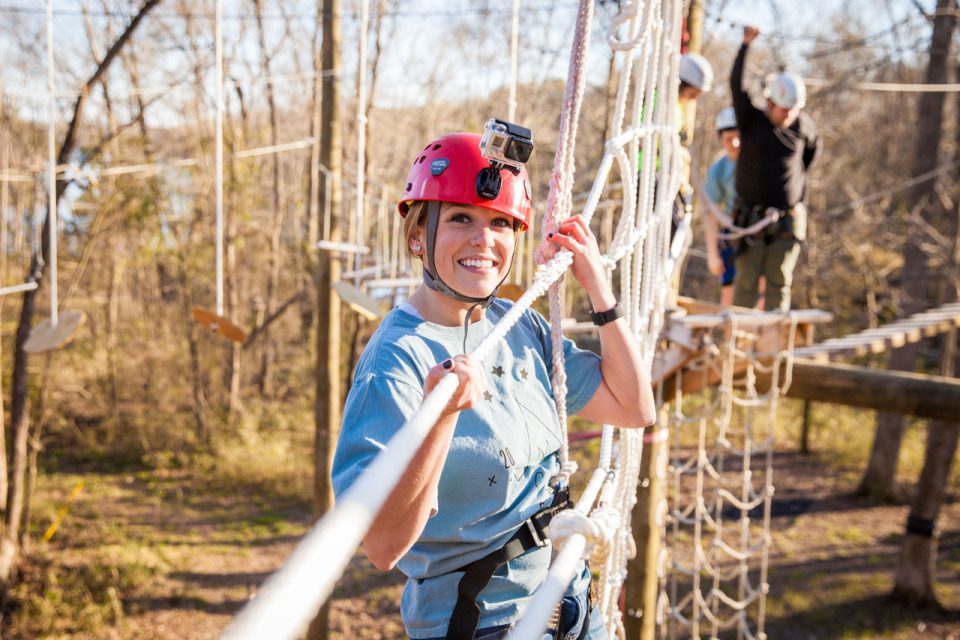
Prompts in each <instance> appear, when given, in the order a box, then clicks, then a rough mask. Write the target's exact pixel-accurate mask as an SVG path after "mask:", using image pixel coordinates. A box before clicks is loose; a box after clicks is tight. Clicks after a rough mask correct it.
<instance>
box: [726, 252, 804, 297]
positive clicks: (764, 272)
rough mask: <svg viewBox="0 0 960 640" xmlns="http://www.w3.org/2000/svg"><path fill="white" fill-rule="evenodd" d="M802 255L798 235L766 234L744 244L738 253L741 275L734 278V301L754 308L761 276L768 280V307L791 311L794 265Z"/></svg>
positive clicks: (738, 268)
mask: <svg viewBox="0 0 960 640" xmlns="http://www.w3.org/2000/svg"><path fill="white" fill-rule="evenodd" d="M799 257H800V241H799V240H797V239H795V238H787V239H779V240H774V241H773V242H771V243H770V244H767V243H766V242H765V241H764V239H763V238H762V237H758V238H754V239H753V242H752V243H750V244H747V245H746V246H744V247H742V249H741V252H740V254H739V255H738V256H737V275H736V277H735V279H734V281H733V304H735V305H737V306H738V307H747V308H753V307H754V306H756V304H757V291H758V285H759V281H760V276H764V277H765V278H766V280H767V290H766V294H765V296H764V310H766V311H777V310H780V311H789V310H790V287H791V285H792V284H793V268H794V267H795V266H797V258H799Z"/></svg>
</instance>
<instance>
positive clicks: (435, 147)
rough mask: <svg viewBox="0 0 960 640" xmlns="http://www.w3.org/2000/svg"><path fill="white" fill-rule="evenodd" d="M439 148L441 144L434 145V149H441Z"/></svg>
mask: <svg viewBox="0 0 960 640" xmlns="http://www.w3.org/2000/svg"><path fill="white" fill-rule="evenodd" d="M428 146H429V145H428ZM439 148H440V145H439V144H435V145H433V150H434V151H436V150H437V149H439Z"/></svg>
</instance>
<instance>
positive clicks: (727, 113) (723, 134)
mask: <svg viewBox="0 0 960 640" xmlns="http://www.w3.org/2000/svg"><path fill="white" fill-rule="evenodd" d="M716 128H717V137H718V138H719V139H720V143H721V144H722V145H723V155H721V156H720V157H719V158H717V159H716V160H715V161H714V163H713V164H711V165H710V168H709V169H707V181H706V184H705V185H704V191H705V192H706V195H707V197H708V198H710V201H711V202H713V204H715V205H716V206H717V209H719V210H720V211H721V212H722V213H724V214H726V215H730V214H731V213H732V211H733V206H734V202H735V200H736V196H737V192H736V185H735V178H736V172H737V158H739V157H740V131H739V130H738V129H737V115H736V113H735V112H734V110H733V107H727V108H726V109H723V110H721V111H720V113H718V114H717V124H716ZM703 224H704V231H705V234H706V238H707V268H708V269H710V273H712V274H713V275H715V276H720V287H721V289H720V291H721V292H720V304H722V305H723V306H725V307H729V306H730V305H731V304H733V278H734V275H735V274H736V266H735V264H734V247H733V243H731V242H729V241H727V240H721V239H720V237H719V235H720V226H721V225H720V221H719V220H718V219H717V217H716V216H714V215H707V216H706V217H705V218H704V221H703Z"/></svg>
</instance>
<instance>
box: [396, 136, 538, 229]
mask: <svg viewBox="0 0 960 640" xmlns="http://www.w3.org/2000/svg"><path fill="white" fill-rule="evenodd" d="M488 167H490V160H488V159H487V158H485V157H484V156H483V154H482V153H481V151H480V136H479V135H478V134H475V133H449V134H447V135H445V136H443V137H441V138H437V139H436V140H434V141H433V142H431V143H430V144H428V145H427V146H426V147H424V148H423V151H421V152H420V153H419V154H418V155H417V158H416V160H414V161H413V166H412V167H411V168H410V173H409V174H408V175H407V182H406V184H405V185H404V187H405V188H404V190H403V195H402V196H401V199H400V201H399V202H398V203H397V211H399V212H400V215H401V216H406V215H407V211H409V210H410V205H411V204H412V203H413V202H414V201H417V200H427V201H438V202H456V203H459V204H470V205H476V206H478V207H484V208H485V209H492V210H494V211H499V212H501V213H505V214H507V215H508V216H510V217H512V218H515V219H517V220H519V221H520V223H521V224H522V225H523V227H522V228H523V229H526V228H527V227H528V226H529V224H530V179H529V178H528V177H527V170H526V169H525V168H524V167H523V166H522V165H521V166H520V167H519V169H518V170H517V173H516V175H514V173H513V171H511V170H510V169H509V168H504V169H502V170H500V172H499V173H500V179H501V181H502V182H501V186H500V191H499V193H498V194H497V195H496V196H495V197H494V198H492V199H489V198H484V197H483V196H481V195H479V193H478V189H477V176H478V174H479V173H480V172H481V171H482V170H484V169H487V168H488Z"/></svg>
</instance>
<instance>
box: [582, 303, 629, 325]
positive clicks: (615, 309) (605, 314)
mask: <svg viewBox="0 0 960 640" xmlns="http://www.w3.org/2000/svg"><path fill="white" fill-rule="evenodd" d="M622 317H623V314H621V313H620V304H619V303H617V304H615V305H613V306H612V307H611V308H609V309H607V310H606V311H592V310H591V311H590V319H591V320H593V324H595V325H597V326H598V327H602V326H603V325H605V324H607V323H608V322H613V321H614V320H616V319H617V318H622Z"/></svg>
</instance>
